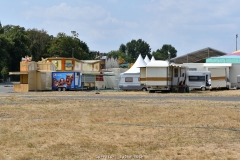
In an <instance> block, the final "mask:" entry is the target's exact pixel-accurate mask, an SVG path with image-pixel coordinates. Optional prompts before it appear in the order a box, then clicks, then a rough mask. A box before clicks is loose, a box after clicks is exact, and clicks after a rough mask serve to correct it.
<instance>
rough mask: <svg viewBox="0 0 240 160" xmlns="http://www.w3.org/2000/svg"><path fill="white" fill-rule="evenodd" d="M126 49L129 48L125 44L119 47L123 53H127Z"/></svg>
mask: <svg viewBox="0 0 240 160" xmlns="http://www.w3.org/2000/svg"><path fill="white" fill-rule="evenodd" d="M126 49H127V47H126V45H124V44H121V45H120V47H119V51H121V52H123V53H126Z"/></svg>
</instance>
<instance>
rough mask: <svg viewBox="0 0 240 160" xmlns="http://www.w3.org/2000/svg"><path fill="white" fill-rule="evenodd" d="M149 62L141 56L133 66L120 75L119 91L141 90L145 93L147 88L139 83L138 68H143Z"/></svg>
mask: <svg viewBox="0 0 240 160" xmlns="http://www.w3.org/2000/svg"><path fill="white" fill-rule="evenodd" d="M148 62H149V59H148V57H147V56H146V57H145V60H143V58H142V56H141V54H139V56H138V59H137V60H136V62H135V63H134V65H133V66H132V67H131V68H130V69H129V70H127V71H126V72H124V73H122V74H120V78H119V79H120V80H119V85H118V86H119V89H121V90H142V91H146V90H147V87H146V85H145V84H142V83H140V79H141V78H140V68H142V67H145V66H146V65H147V63H148Z"/></svg>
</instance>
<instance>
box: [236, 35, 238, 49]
mask: <svg viewBox="0 0 240 160" xmlns="http://www.w3.org/2000/svg"><path fill="white" fill-rule="evenodd" d="M237 38H238V34H236V51H237Z"/></svg>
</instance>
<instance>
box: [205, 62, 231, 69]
mask: <svg viewBox="0 0 240 160" xmlns="http://www.w3.org/2000/svg"><path fill="white" fill-rule="evenodd" d="M203 66H204V67H208V68H213V67H214V68H225V67H231V66H232V63H204V64H203Z"/></svg>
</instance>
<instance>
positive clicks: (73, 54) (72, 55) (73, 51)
mask: <svg viewBox="0 0 240 160" xmlns="http://www.w3.org/2000/svg"><path fill="white" fill-rule="evenodd" d="M72 58H74V48H72Z"/></svg>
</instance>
